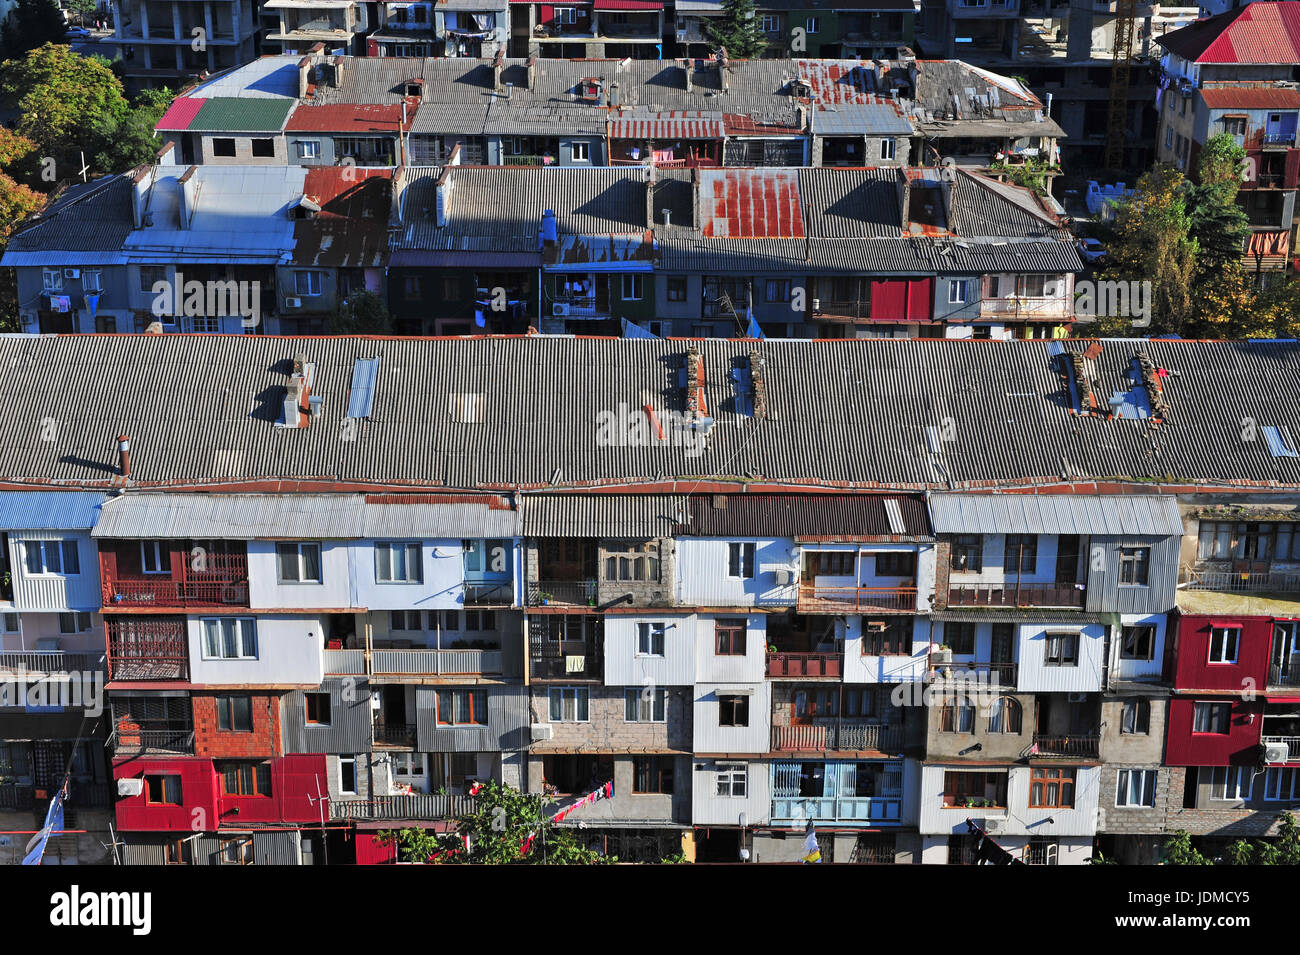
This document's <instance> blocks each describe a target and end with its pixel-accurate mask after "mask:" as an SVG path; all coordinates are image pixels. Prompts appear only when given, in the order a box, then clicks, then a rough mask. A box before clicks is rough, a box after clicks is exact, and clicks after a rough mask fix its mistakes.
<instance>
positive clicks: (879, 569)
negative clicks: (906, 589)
mask: <svg viewBox="0 0 1300 955" xmlns="http://www.w3.org/2000/svg"><path fill="white" fill-rule="evenodd" d="M876 576H877V577H908V578H911V577H915V576H916V553H915V552H914V551H910V550H887V551H881V552H880V553H878V554H876Z"/></svg>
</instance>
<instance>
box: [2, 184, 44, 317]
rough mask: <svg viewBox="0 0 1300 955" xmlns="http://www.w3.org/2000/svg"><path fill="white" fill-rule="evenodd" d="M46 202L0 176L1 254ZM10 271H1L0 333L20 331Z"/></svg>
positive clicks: (14, 283)
mask: <svg viewBox="0 0 1300 955" xmlns="http://www.w3.org/2000/svg"><path fill="white" fill-rule="evenodd" d="M44 203H45V197H44V196H43V195H41V194H40V193H39V192H34V191H33V190H31V189H29V188H27V187H26V186H24V185H22V184H21V183H18V182H15V181H14V180H13V179H12V178H11V177H10V176H7V175H5V174H4V173H0V252H3V251H4V247H5V245H6V244H7V243H8V241H9V236H11V235H13V232H14V230H15V229H16V228H18V226H19V225H20V224H21V223H22V221H23V220H24V219H26V218H27V217H28V216H29V215H31V214H32V213H33V212H35V211H36V210H37V209H39V208H40V207H41V206H42V205H43V204H44ZM14 275H15V273H14V270H13V269H0V332H16V331H19V324H18V285H17V281H16V279H15V277H14Z"/></svg>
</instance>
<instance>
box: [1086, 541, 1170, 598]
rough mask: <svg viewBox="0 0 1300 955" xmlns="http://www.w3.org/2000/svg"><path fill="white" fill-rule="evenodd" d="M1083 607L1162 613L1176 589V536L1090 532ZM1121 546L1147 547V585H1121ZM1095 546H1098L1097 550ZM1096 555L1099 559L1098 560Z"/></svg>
mask: <svg viewBox="0 0 1300 955" xmlns="http://www.w3.org/2000/svg"><path fill="white" fill-rule="evenodd" d="M1089 547H1090V550H1091V553H1090V555H1089V560H1088V596H1087V605H1086V608H1085V609H1087V610H1090V611H1093V612H1099V611H1107V612H1115V613H1164V612H1165V611H1167V610H1169V609H1171V608H1172V607H1173V606H1174V602H1175V599H1176V597H1177V593H1178V554H1179V550H1180V549H1181V547H1182V540H1181V538H1179V537H1141V536H1138V535H1136V534H1129V535H1125V536H1123V537H1109V536H1094V537H1093V538H1092V539H1091V540H1090V541H1089ZM1123 547H1150V548H1151V561H1150V564H1149V565H1148V567H1147V574H1148V576H1147V586H1145V587H1122V586H1120V583H1119V556H1120V549H1121V548H1123ZM1097 548H1100V549H1101V550H1100V553H1098V551H1097ZM1098 556H1100V558H1101V560H1098V559H1097V558H1098Z"/></svg>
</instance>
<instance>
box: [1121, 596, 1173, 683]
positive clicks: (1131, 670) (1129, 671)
mask: <svg viewBox="0 0 1300 955" xmlns="http://www.w3.org/2000/svg"><path fill="white" fill-rule="evenodd" d="M1119 620H1120V624H1121V626H1124V627H1132V626H1139V625H1148V624H1149V625H1152V626H1154V627H1155V628H1156V638H1155V652H1154V655H1153V659H1151V660H1122V659H1120V652H1121V651H1122V650H1123V648H1124V641H1123V639H1122V635H1121V632H1120V631H1118V630H1117V631H1116V632H1115V634H1114V636H1113V637H1112V639H1111V641H1110V668H1111V673H1112V674H1113V675H1114V678H1115V679H1117V680H1144V679H1158V678H1159V676H1160V672H1161V670H1162V668H1163V665H1164V660H1165V621H1166V616H1165V615H1164V614H1162V613H1148V614H1141V613H1125V614H1120V618H1119Z"/></svg>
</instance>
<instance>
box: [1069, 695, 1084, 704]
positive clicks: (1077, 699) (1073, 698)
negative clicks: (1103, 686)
mask: <svg viewBox="0 0 1300 955" xmlns="http://www.w3.org/2000/svg"><path fill="white" fill-rule="evenodd" d="M1066 699H1067V700H1068V701H1069V702H1071V703H1086V702H1088V694H1087V693H1071V694H1069V695H1068V696H1067V697H1066Z"/></svg>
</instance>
